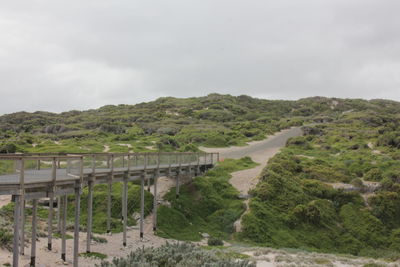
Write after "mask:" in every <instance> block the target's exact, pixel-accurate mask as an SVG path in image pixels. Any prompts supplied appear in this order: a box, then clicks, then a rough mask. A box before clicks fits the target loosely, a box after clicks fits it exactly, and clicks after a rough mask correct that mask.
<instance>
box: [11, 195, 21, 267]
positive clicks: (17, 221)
mask: <svg viewBox="0 0 400 267" xmlns="http://www.w3.org/2000/svg"><path fill="white" fill-rule="evenodd" d="M14 204H15V205H14V238H13V265H12V266H14V267H18V260H19V227H20V213H21V196H20V195H14Z"/></svg>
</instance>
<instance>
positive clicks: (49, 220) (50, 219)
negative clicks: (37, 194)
mask: <svg viewBox="0 0 400 267" xmlns="http://www.w3.org/2000/svg"><path fill="white" fill-rule="evenodd" d="M53 210H54V193H50V198H49V215H48V218H47V249H48V250H52V238H53ZM57 210H58V215H59V213H60V212H59V210H60V208H59V207H57ZM58 219H59V218H58Z"/></svg>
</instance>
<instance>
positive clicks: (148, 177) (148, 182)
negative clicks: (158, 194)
mask: <svg viewBox="0 0 400 267" xmlns="http://www.w3.org/2000/svg"><path fill="white" fill-rule="evenodd" d="M150 184H151V176H150V175H148V176H147V191H149V192H150Z"/></svg>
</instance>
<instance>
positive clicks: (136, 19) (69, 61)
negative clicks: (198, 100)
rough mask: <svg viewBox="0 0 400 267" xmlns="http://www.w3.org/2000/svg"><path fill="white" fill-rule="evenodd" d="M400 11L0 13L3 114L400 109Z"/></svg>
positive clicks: (26, 5) (23, 8)
mask: <svg viewBox="0 0 400 267" xmlns="http://www.w3.org/2000/svg"><path fill="white" fill-rule="evenodd" d="M399 12H400V1H399V0H301V1H298V0H240V1H239V0H197V1H193V0H180V1H179V0H158V1H157V0H141V1H139V0H107V1H102V0H85V1H82V0H80V1H77V0H68V1H55V0H29V1H28V0H26V1H12V0H4V1H1V2H0V33H1V36H0V93H1V94H0V99H1V102H0V103H1V104H0V114H3V113H11V112H16V111H21V110H26V111H35V110H46V111H54V112H60V111H66V110H71V109H78V110H84V109H88V108H96V107H100V106H102V105H106V104H135V103H138V102H143V101H150V100H154V99H156V98H158V97H161V96H175V97H189V96H202V95H207V94H209V93H212V92H217V93H223V94H232V95H240V94H248V95H251V96H255V97H259V98H269V99H297V98H301V97H308V96H315V95H322V96H335V97H354V98H367V99H371V98H388V99H394V100H400V15H399Z"/></svg>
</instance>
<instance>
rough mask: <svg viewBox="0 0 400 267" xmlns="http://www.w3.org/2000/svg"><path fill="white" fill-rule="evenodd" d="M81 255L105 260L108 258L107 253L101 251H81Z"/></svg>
mask: <svg viewBox="0 0 400 267" xmlns="http://www.w3.org/2000/svg"><path fill="white" fill-rule="evenodd" d="M79 256H80V257H84V258H94V259H100V260H104V259H106V258H107V255H105V254H103V253H99V252H85V253H79Z"/></svg>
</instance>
